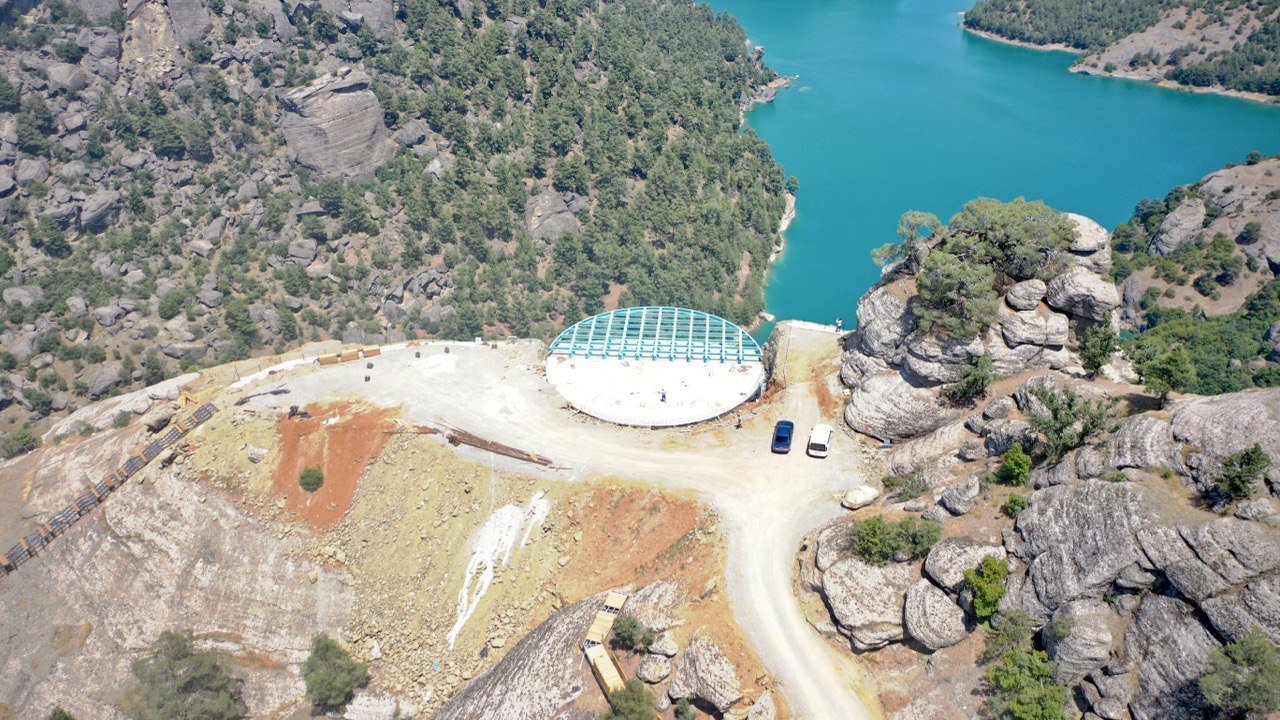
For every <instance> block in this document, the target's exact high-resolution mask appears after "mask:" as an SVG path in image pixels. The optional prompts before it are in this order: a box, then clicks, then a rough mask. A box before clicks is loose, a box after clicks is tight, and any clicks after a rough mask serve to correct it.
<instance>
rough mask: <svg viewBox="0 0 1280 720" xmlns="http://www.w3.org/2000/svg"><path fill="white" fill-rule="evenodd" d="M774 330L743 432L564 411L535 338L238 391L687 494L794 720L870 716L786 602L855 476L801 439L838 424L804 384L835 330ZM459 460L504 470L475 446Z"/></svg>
mask: <svg viewBox="0 0 1280 720" xmlns="http://www.w3.org/2000/svg"><path fill="white" fill-rule="evenodd" d="M779 331H780V332H785V333H787V334H788V336H789V341H786V342H784V343H782V347H783V351H782V352H781V353H780V354H781V355H782V357H780V358H779V360H780V364H779V367H780V369H779V372H780V373H781V374H782V375H783V377H785V378H786V379H787V384H786V388H785V389H784V390H783V392H782V393H781V395H780V396H779V397H778V399H775V400H773V401H772V402H771V403H769V404H768V405H767V406H766V407H764V408H763V409H762V410H761V412H759V413H758V414H757V415H755V416H754V417H751V418H749V419H745V420H744V423H743V428H742V429H740V430H735V429H734V428H733V423H732V422H731V421H728V422H725V423H724V425H723V427H722V428H721V429H715V430H703V431H700V432H698V433H696V434H695V433H691V432H689V431H687V430H678V429H675V430H637V429H628V428H620V427H616V426H612V425H607V424H604V423H599V422H596V421H593V420H590V419H588V418H585V417H583V416H581V415H577V414H575V413H572V412H570V411H568V410H567V409H566V408H565V407H564V404H563V401H562V400H561V399H560V398H559V396H558V395H557V394H556V393H555V391H554V390H552V389H551V387H550V386H549V385H548V384H547V383H546V382H545V381H544V380H543V378H542V374H541V367H540V360H541V357H540V353H541V351H542V348H541V345H540V344H538V343H519V344H516V345H504V346H501V347H499V348H498V349H497V350H492V349H489V348H487V347H483V346H475V345H466V344H460V343H455V344H452V345H450V346H449V348H450V352H449V353H445V352H444V346H443V345H440V344H433V345H425V346H421V347H417V348H406V349H396V350H389V351H386V352H385V354H384V355H383V356H382V357H380V358H376V359H375V360H374V369H373V370H367V369H365V364H364V362H363V361H362V362H359V363H350V364H347V365H337V366H327V367H319V366H315V365H308V366H303V367H298V368H296V369H293V370H290V371H286V372H284V373H278V374H276V375H275V376H271V377H267V376H266V374H265V373H262V374H260V376H259V377H257V378H246V380H245V381H241V382H239V383H237V390H238V392H241V393H244V394H247V393H249V392H252V391H255V390H261V389H262V388H264V387H276V386H282V387H287V388H289V390H290V393H289V394H288V395H280V396H262V397H257V398H254V399H253V400H251V401H250V405H251V406H252V407H256V408H259V409H263V410H267V409H283V408H287V407H288V406H289V405H294V404H307V403H311V402H330V401H336V400H345V399H356V400H364V401H367V402H370V403H374V404H377V405H382V406H387V407H392V406H400V407H401V408H402V409H403V411H404V413H405V415H406V416H407V418H408V419H410V420H411V421H412V422H416V423H436V424H444V425H448V426H452V427H455V428H460V429H464V430H468V431H470V432H473V433H476V434H478V435H481V436H483V437H486V438H489V439H492V440H496V441H498V442H502V443H505V444H508V445H512V446H515V447H519V448H521V449H524V450H529V451H533V452H536V453H538V454H540V455H545V456H547V457H549V458H551V459H552V460H553V461H555V462H556V464H557V466H559V469H557V470H552V471H548V472H553V473H555V474H557V475H562V476H563V475H567V476H569V477H571V478H573V479H578V480H586V481H589V480H593V479H596V478H604V477H610V476H613V477H620V478H627V479H633V480H639V481H643V482H647V483H651V484H654V485H659V486H663V487H668V488H674V489H681V490H693V491H695V492H697V493H698V494H699V495H701V496H702V497H703V498H704V499H705V500H706V501H707V502H709V503H710V504H711V505H712V506H714V507H715V508H716V509H717V511H718V512H719V514H720V516H721V519H722V523H723V526H724V528H725V531H726V533H727V537H728V542H727V547H728V569H727V573H728V578H727V581H728V590H729V596H730V599H731V602H732V604H733V608H734V615H735V617H736V618H737V620H738V623H739V625H740V626H741V627H742V629H743V631H744V632H745V633H746V634H747V637H748V639H749V640H750V641H751V643H752V644H753V645H754V647H755V649H756V651H757V652H758V653H759V654H760V657H761V659H762V660H763V661H764V663H765V665H766V666H767V667H768V668H769V670H770V671H771V673H772V674H773V675H774V677H775V678H777V679H778V680H779V681H780V682H781V684H782V692H783V694H784V696H785V697H786V700H787V703H788V705H789V706H790V709H791V711H792V712H793V713H794V714H795V716H796V717H797V718H804V719H805V720H861V719H862V718H868V717H869V715H868V712H867V709H866V707H865V706H864V704H863V703H862V701H861V700H860V699H859V697H858V695H857V694H856V693H855V692H854V690H853V677H854V669H853V665H852V660H851V659H850V658H849V657H848V656H845V655H842V654H840V653H838V652H837V651H836V650H834V649H833V648H832V647H831V646H830V645H828V644H827V642H826V641H825V640H823V639H822V638H821V637H820V636H819V635H818V634H817V632H816V631H814V629H813V628H812V627H811V626H810V625H809V624H808V623H807V622H806V621H805V619H804V617H803V615H802V614H801V612H800V608H799V607H798V605H797V603H796V599H795V597H794V595H793V594H792V571H793V563H794V557H795V552H796V550H797V549H798V547H799V543H800V540H801V538H802V537H803V536H804V534H805V533H807V532H809V531H810V530H812V529H814V528H815V527H816V526H818V525H819V524H820V523H822V522H824V521H826V520H829V519H830V518H832V517H835V516H836V515H837V514H839V513H840V512H841V510H840V507H839V502H838V498H839V495H840V494H841V493H843V491H844V490H847V489H848V488H849V487H851V486H853V485H856V484H859V483H861V482H863V479H862V478H861V477H860V474H859V468H860V466H861V463H860V461H859V457H860V456H859V454H858V451H857V449H856V448H857V447H858V446H859V443H858V441H856V440H853V439H851V438H848V437H846V436H844V435H843V434H839V433H838V434H837V437H836V441H835V442H834V447H833V452H832V455H831V457H829V458H827V459H825V460H815V459H813V458H809V457H807V456H805V454H804V452H803V441H804V440H805V439H807V437H808V431H809V429H810V428H811V427H812V426H813V425H814V424H815V423H817V422H820V421H823V420H825V421H827V422H830V423H832V424H833V425H837V427H839V425H838V418H823V417H822V414H821V411H820V408H819V403H818V399H817V396H816V395H815V392H814V387H813V383H814V380H813V378H814V376H815V368H824V369H826V368H829V369H834V367H835V362H836V359H837V348H836V336H835V335H833V334H831V333H827V332H821V331H817V330H810V329H802V328H798V327H794V326H788V325H786V324H783V325H780V326H779ZM415 353H420V355H421V357H415V356H414V355H415ZM366 374H367V375H369V376H370V379H369V381H368V382H365V381H364V376H365V375H366ZM784 417H785V418H786V419H789V420H792V421H794V422H795V423H796V434H797V445H798V446H799V447H797V449H795V450H793V451H792V452H791V453H790V454H788V455H774V454H772V453H770V452H769V438H770V434H771V432H772V425H773V423H774V422H775V421H776V420H778V419H782V418H784ZM460 452H464V453H470V454H471V455H473V456H474V457H477V459H481V460H487V461H490V462H504V463H505V462H508V461H505V460H504V459H500V458H491V457H488V453H482V452H480V451H477V450H474V449H469V448H462V449H460ZM510 462H514V461H510ZM518 468H519V469H520V470H522V471H525V472H529V471H530V470H531V469H532V470H536V468H533V466H530V465H519V466H518Z"/></svg>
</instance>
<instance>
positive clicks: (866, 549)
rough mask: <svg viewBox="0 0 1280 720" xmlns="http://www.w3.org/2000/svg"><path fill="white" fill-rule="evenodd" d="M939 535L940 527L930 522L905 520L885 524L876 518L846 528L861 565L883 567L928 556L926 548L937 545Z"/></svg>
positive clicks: (856, 522)
mask: <svg viewBox="0 0 1280 720" xmlns="http://www.w3.org/2000/svg"><path fill="white" fill-rule="evenodd" d="M941 533H942V526H941V525H940V524H938V523H937V522H935V521H933V520H917V519H916V518H914V517H905V518H903V519H901V520H899V521H897V522H888V521H886V520H885V519H884V518H883V517H881V516H879V515H876V516H874V517H870V518H867V519H866V520H854V521H853V522H851V523H850V524H849V544H850V545H851V546H852V547H853V554H854V555H857V556H858V557H859V558H860V559H861V560H863V561H864V562H867V563H870V564H871V565H884V564H886V563H889V562H891V561H894V562H906V561H908V560H915V559H919V558H922V557H924V556H925V555H928V554H929V548H931V547H933V544H934V543H936V542H938V538H939V536H940V535H941Z"/></svg>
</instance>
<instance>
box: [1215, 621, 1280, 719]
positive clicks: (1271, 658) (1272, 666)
mask: <svg viewBox="0 0 1280 720" xmlns="http://www.w3.org/2000/svg"><path fill="white" fill-rule="evenodd" d="M1210 662H1211V663H1212V669H1210V670H1209V672H1208V673H1207V674H1206V675H1205V676H1204V677H1202V678H1200V690H1201V692H1203V693H1204V696H1205V698H1206V699H1208V701H1209V704H1210V705H1212V706H1213V707H1214V708H1216V709H1217V710H1218V711H1219V712H1221V713H1222V714H1223V716H1228V717H1231V716H1237V717H1238V716H1244V717H1249V718H1253V717H1265V716H1267V715H1269V714H1270V713H1274V712H1276V711H1280V648H1277V647H1276V645H1275V643H1273V642H1271V641H1270V640H1268V639H1267V636H1266V635H1265V634H1263V632H1262V631H1261V630H1258V629H1257V628H1254V629H1253V630H1250V631H1249V634H1248V635H1245V636H1244V638H1242V639H1241V640H1240V641H1239V642H1234V643H1231V644H1230V645H1227V646H1225V647H1223V648H1222V649H1221V650H1214V651H1213V654H1212V656H1211V658H1210Z"/></svg>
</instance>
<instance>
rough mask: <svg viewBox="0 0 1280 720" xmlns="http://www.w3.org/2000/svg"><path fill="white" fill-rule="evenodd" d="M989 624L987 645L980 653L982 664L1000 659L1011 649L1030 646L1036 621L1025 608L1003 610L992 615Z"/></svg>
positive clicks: (979, 661) (986, 638)
mask: <svg viewBox="0 0 1280 720" xmlns="http://www.w3.org/2000/svg"><path fill="white" fill-rule="evenodd" d="M987 626H988V628H987V634H986V636H985V637H984V641H985V645H983V647H982V652H981V653H980V654H979V655H978V664H980V665H986V664H987V663H990V662H993V661H995V660H999V659H1000V658H1002V657H1004V656H1005V655H1006V654H1008V653H1009V652H1010V651H1011V650H1015V649H1017V648H1024V647H1030V646H1031V635H1032V633H1034V632H1035V628H1036V621H1035V619H1034V618H1032V617H1031V615H1029V614H1028V613H1027V612H1026V611H1024V610H1013V611H1010V612H1005V611H1003V610H1002V611H1000V612H997V613H996V614H995V615H993V616H991V620H990V621H988V623H987Z"/></svg>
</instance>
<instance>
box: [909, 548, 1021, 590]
mask: <svg viewBox="0 0 1280 720" xmlns="http://www.w3.org/2000/svg"><path fill="white" fill-rule="evenodd" d="M987 557H993V558H996V559H998V560H1004V559H1005V557H1007V553H1006V551H1005V549H1004V548H1003V547H1001V546H999V545H988V544H986V543H981V542H978V541H976V540H970V539H968V538H946V539H944V540H939V541H938V542H937V543H935V544H934V546H933V547H932V548H930V550H929V554H928V556H926V557H925V560H924V573H925V575H926V576H928V577H929V579H931V580H933V582H935V583H937V585H938V587H941V588H943V589H945V590H948V591H950V592H953V593H956V592H959V591H960V587H961V585H963V584H964V572H965V571H966V570H973V569H976V568H977V567H978V565H980V564H981V563H982V559H983V558H987Z"/></svg>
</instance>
